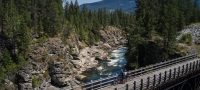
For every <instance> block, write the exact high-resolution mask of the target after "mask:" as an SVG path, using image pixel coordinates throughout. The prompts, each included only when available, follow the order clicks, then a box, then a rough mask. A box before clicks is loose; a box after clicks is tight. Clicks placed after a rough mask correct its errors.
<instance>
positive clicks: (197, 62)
mask: <svg viewBox="0 0 200 90" xmlns="http://www.w3.org/2000/svg"><path fill="white" fill-rule="evenodd" d="M198 64H199V61H198V60H197V61H196V69H198Z"/></svg>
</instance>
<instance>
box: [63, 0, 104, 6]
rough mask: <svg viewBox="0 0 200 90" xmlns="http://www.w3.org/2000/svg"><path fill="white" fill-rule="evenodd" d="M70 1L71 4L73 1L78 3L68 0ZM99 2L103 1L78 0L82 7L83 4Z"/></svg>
mask: <svg viewBox="0 0 200 90" xmlns="http://www.w3.org/2000/svg"><path fill="white" fill-rule="evenodd" d="M66 1H68V2H69V3H70V2H71V1H73V2H74V1H76V0H66ZM98 1H102V0H78V4H79V5H81V4H84V3H93V2H98Z"/></svg>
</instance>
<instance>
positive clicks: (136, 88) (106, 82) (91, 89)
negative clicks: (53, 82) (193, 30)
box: [69, 53, 200, 90]
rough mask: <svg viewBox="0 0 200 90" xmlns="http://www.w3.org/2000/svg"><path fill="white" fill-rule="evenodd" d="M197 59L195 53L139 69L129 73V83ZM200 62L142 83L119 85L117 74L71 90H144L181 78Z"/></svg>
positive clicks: (147, 79)
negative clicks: (107, 89) (143, 76)
mask: <svg viewBox="0 0 200 90" xmlns="http://www.w3.org/2000/svg"><path fill="white" fill-rule="evenodd" d="M195 58H197V53H194V54H191V55H188V56H184V57H180V58H176V59H172V60H169V61H166V62H161V63H157V64H154V65H151V66H147V67H142V68H139V69H135V70H131V71H128V78H127V81H132V80H134V78H136V77H140V76H142V75H145V74H149V73H151V72H154V71H157V70H161V69H163V68H166V67H169V66H171V65H175V64H177V63H181V62H185V61H187V60H191V59H195ZM199 62H200V61H199V60H197V61H196V62H193V63H190V64H186V65H183V66H181V67H180V66H179V67H178V68H173V69H170V70H169V71H165V72H164V73H159V74H157V75H156V74H155V75H153V76H151V77H148V78H144V79H141V80H140V81H134V83H127V84H120V85H119V83H120V82H119V81H120V80H119V79H120V78H119V75H118V74H116V75H112V76H108V77H106V78H100V79H98V80H94V81H91V82H88V83H84V84H82V85H77V86H74V87H72V88H71V89H69V90H99V89H102V88H105V87H108V86H115V85H118V87H117V88H114V89H115V90H117V89H124V90H125V89H127V90H128V89H129V88H133V90H142V89H144V88H149V87H152V86H156V85H158V84H161V83H162V82H166V81H167V80H170V79H172V78H176V77H177V76H180V75H183V74H185V73H187V72H189V71H192V70H195V69H197V68H199V67H200V63H199ZM112 89H113V88H112Z"/></svg>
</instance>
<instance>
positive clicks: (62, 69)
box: [50, 61, 71, 86]
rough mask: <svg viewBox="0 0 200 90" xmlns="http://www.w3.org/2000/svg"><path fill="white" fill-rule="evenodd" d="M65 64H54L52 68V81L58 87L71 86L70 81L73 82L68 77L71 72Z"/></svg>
mask: <svg viewBox="0 0 200 90" xmlns="http://www.w3.org/2000/svg"><path fill="white" fill-rule="evenodd" d="M65 65H66V64H64V62H56V61H54V62H52V66H51V70H50V72H51V79H52V80H53V82H54V83H56V84H58V85H66V86H68V85H70V84H69V81H70V80H71V79H70V78H69V77H68V76H69V74H70V71H69V70H68V68H67V66H65Z"/></svg>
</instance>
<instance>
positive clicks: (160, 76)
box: [158, 73, 162, 84]
mask: <svg viewBox="0 0 200 90" xmlns="http://www.w3.org/2000/svg"><path fill="white" fill-rule="evenodd" d="M161 78H162V74H161V73H160V74H159V82H158V84H160V83H161Z"/></svg>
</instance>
